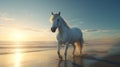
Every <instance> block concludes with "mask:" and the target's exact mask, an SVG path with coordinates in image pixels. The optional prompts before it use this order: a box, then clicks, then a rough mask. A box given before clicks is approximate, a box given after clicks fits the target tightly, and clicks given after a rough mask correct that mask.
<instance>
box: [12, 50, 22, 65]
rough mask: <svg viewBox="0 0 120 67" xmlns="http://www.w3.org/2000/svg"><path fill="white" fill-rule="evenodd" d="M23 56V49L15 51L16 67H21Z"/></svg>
mask: <svg viewBox="0 0 120 67" xmlns="http://www.w3.org/2000/svg"><path fill="white" fill-rule="evenodd" d="M22 56H23V54H22V53H21V49H19V48H18V49H15V54H14V64H15V65H14V67H20V64H21V60H22Z"/></svg>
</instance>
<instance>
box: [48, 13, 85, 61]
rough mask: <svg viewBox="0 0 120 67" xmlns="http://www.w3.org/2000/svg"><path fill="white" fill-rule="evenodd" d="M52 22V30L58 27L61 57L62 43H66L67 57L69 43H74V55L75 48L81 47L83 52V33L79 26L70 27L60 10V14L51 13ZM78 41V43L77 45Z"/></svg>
mask: <svg viewBox="0 0 120 67" xmlns="http://www.w3.org/2000/svg"><path fill="white" fill-rule="evenodd" d="M50 22H52V27H51V31H52V32H55V31H56V29H57V28H58V31H59V32H58V35H57V40H58V51H57V53H58V56H59V58H60V59H62V56H61V55H60V48H61V45H62V44H65V45H66V47H65V53H64V55H65V59H66V56H67V49H68V46H69V44H72V45H73V47H74V49H73V56H74V52H75V48H76V47H79V50H80V54H82V48H83V35H82V32H81V30H80V29H79V28H70V27H69V26H68V25H67V23H66V22H65V20H64V19H63V18H62V17H61V16H60V12H59V13H58V14H53V12H52V13H51V17H50ZM75 43H77V45H75Z"/></svg>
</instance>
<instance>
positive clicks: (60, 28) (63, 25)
mask: <svg viewBox="0 0 120 67" xmlns="http://www.w3.org/2000/svg"><path fill="white" fill-rule="evenodd" d="M69 29H70V27H68V25H67V24H66V23H65V21H64V20H63V23H62V24H61V26H60V27H58V31H59V33H65V32H67V31H68V30H69Z"/></svg>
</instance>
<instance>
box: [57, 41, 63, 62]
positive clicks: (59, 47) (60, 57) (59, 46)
mask: <svg viewBox="0 0 120 67" xmlns="http://www.w3.org/2000/svg"><path fill="white" fill-rule="evenodd" d="M60 49H61V44H60V43H58V51H57V53H58V57H59V59H61V60H62V56H61V55H60Z"/></svg>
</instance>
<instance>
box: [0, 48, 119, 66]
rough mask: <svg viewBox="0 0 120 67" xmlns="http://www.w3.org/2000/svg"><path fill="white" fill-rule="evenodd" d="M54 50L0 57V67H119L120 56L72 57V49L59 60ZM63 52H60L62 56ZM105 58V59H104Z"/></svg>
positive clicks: (92, 55)
mask: <svg viewBox="0 0 120 67" xmlns="http://www.w3.org/2000/svg"><path fill="white" fill-rule="evenodd" d="M56 50H57V49H56V48H53V49H47V50H40V51H31V52H20V51H18V52H16V53H11V54H1V55H0V67H108V66H109V67H120V55H116V56H114V55H113V56H108V57H106V56H105V54H106V53H104V52H103V53H102V54H101V52H96V53H98V54H97V55H95V52H89V51H88V52H89V53H90V54H89V53H87V51H86V53H84V54H83V55H82V56H75V57H74V58H73V57H72V54H71V51H72V47H70V48H69V50H68V58H67V60H64V58H63V60H59V59H58V56H57V53H56ZM63 52H64V50H62V51H61V54H62V56H64V55H63ZM104 56H105V57H104Z"/></svg>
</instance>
